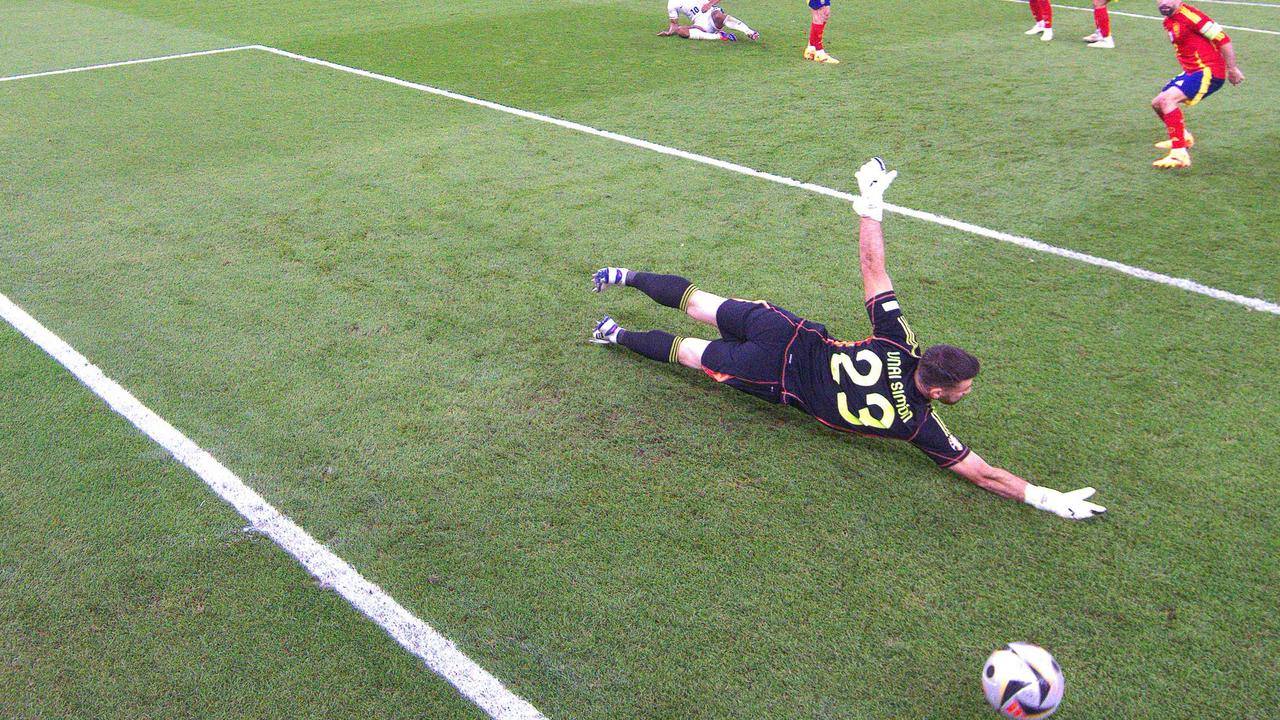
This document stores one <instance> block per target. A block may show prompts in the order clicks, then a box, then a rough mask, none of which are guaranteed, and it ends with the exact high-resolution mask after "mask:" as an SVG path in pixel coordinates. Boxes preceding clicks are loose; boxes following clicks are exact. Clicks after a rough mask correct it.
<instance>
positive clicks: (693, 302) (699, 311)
mask: <svg viewBox="0 0 1280 720" xmlns="http://www.w3.org/2000/svg"><path fill="white" fill-rule="evenodd" d="M727 299H728V298H723V297H720V296H719V295H712V294H711V293H709V292H706V291H705V290H697V289H695V290H694V291H693V293H692V294H691V295H689V300H688V302H686V303H685V306H684V312H685V314H686V315H688V316H689V317H691V318H693V319H694V320H697V321H698V322H704V323H706V324H708V325H710V326H711V327H714V328H716V329H719V326H718V325H716V313H717V312H719V311H720V306H721V305H722V304H723V303H724V301H725V300H727Z"/></svg>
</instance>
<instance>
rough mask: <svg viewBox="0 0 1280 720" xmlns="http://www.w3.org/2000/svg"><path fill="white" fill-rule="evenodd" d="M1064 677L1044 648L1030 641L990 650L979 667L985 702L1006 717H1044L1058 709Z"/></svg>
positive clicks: (1056, 663)
mask: <svg viewBox="0 0 1280 720" xmlns="http://www.w3.org/2000/svg"><path fill="white" fill-rule="evenodd" d="M1065 686H1066V680H1065V679H1064V678H1063V677H1062V668H1060V667H1058V661H1057V660H1054V659H1053V656H1052V655H1050V654H1049V652H1048V651H1047V650H1045V649H1044V648H1042V647H1040V646H1038V645H1032V644H1031V643H1021V642H1015V643H1009V644H1008V645H1005V646H1004V647H1002V648H1000V649H999V650H996V651H995V652H993V653H991V657H989V658H987V664H986V665H984V666H983V667H982V690H983V692H985V693H986V694H987V702H989V703H991V707H993V708H995V709H996V710H998V711H1000V714H1001V715H1004V716H1005V717H1007V718H1027V719H1028V720H1036V719H1037V718H1046V717H1049V716H1050V715H1052V714H1053V711H1054V710H1057V709H1058V703H1060V702H1062V691H1063V689H1064V688H1065Z"/></svg>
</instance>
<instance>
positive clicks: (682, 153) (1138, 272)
mask: <svg viewBox="0 0 1280 720" xmlns="http://www.w3.org/2000/svg"><path fill="white" fill-rule="evenodd" d="M1005 2H1013V3H1023V4H1026V0H1005ZM1055 7H1066V8H1071V9H1075V10H1083V9H1085V8H1075V7H1073V6H1069V5H1067V6H1055ZM1135 17H1143V18H1148V19H1156V20H1158V19H1159V18H1150V17H1149V16H1145V15H1138V16H1135ZM1256 32H1267V33H1270V32H1271V31H1268V30H1258V31H1256ZM1271 34H1275V35H1280V33H1271ZM240 50H261V51H263V52H268V53H271V54H273V55H279V56H281V57H286V58H290V59H292V60H299V61H301V62H305V63H309V64H312V65H318V66H320V67H325V68H329V69H331V70H337V71H340V72H344V73H350V74H352V75H358V76H360V77H364V78H368V79H371V80H378V81H381V82H385V83H390V84H392V85H398V86H400V87H404V88H408V89H410V90H417V91H419V92H425V93H430V94H432V95H439V96H440V97H446V98H449V99H451V100H458V101H459V102H465V103H468V104H471V105H477V106H479V107H483V108H488V109H490V110H496V111H498V112H502V113H507V114H509V115H515V116H517V117H522V118H526V119H528V120H536V121H538V122H543V123H548V124H551V125H556V126H558V127H562V128H565V129H567V130H573V131H575V132H581V133H586V134H588V135H595V136H596V137H602V138H606V139H608V140H614V141H616V142H620V143H624V144H626V145H631V146H634V147H639V148H644V149H646V150H652V151H653V152H657V153H661V154H663V155H670V156H672V157H678V158H682V159H685V160H692V161H693V162H698V163H702V164H704V165H711V166H712V167H718V168H720V169H722V170H728V171H730V172H736V173H739V174H742V175H748V176H751V177H755V178H760V179H762V180H768V181H770V182H773V183H777V184H779V185H786V186H788V187H794V188H799V189H801V190H808V191H809V192H813V193H817V194H819V195H826V196H827V197H833V198H837V199H839V200H844V201H846V202H852V201H853V199H854V197H855V196H854V195H853V194H852V193H847V192H844V191H842V190H836V189H834V188H829V187H825V186H823V185H818V184H816V183H810V182H803V181H801V180H796V179H794V178H790V177H786V176H784V175H775V174H774V173H770V172H764V171H762V170H756V169H754V168H749V167H747V166H745V165H739V164H738V163H732V162H727V161H724V160H718V159H716V158H713V157H708V156H706V155H699V154H697V153H691V152H688V151H687V150H680V149H678V148H673V147H669V146H666V145H659V144H658V143H654V142H650V141H648V140H641V139H639V138H634V137H631V136H629V135H622V134H620V133H615V132H612V131H609V130H600V129H598V128H593V127H591V126H589V125H583V124H581V123H576V122H573V121H570V120H561V119H560V118H556V117H552V116H550V115H543V114H541V113H535V112H531V111H529V110H521V109H520V108H515V107H511V106H509V105H502V104H499V103H495V102H492V101H490V100H481V99H479V98H474V97H471V96H469V95H463V94H461V93H456V92H452V91H450V90H443V89H441V88H437V87H432V86H430V85H423V84H422V83H416V82H411V81H409V80H402V79H400V78H396V77H392V76H390V75H383V74H381V73H376V72H371V71H369V70H362V69H360V68H355V67H351V66H349V65H340V64H338V63H335V62H330V61H328V60H321V59H319V58H313V57H309V56H306V55H300V54H298V53H294V52H289V51H288V50H281V49H279V48H274V47H269V46H267V45H241V46H238V47H232V48H220V49H216V50H202V51H199V52H192V53H181V54H178V55H163V56H160V57H153V58H142V59H139V60H126V61H123V62H115V63H104V64H101V65H88V66H85V67H78V68H68V69H65V70H50V71H47V72H40V73H28V74H25V75H13V76H9V77H0V82H5V81H9V80H22V79H28V78H36V77H47V76H50V75H65V74H68V73H76V72H85V71H88V70H100V69H104V68H112V67H122V66H125V65H139V64H142V63H151V62H159V61H162V60H176V59H178V58H189V57H199V56H202V55H216V54H219V53H228V52H236V51H240ZM884 208H885V210H888V211H889V212H893V213H897V214H899V215H903V216H906V217H910V218H915V219H917V220H924V221H925V222H931V223H934V224H935V225H942V226H944V227H949V228H952V229H955V230H960V231H961V232H966V233H969V234H971V235H979V236H981V237H985V238H989V239H992V240H999V241H1001V242H1006V243H1010V244H1012V245H1017V246H1019V247H1022V248H1026V249H1028V250H1035V251H1037V252H1042V253H1046V254H1049V255H1057V256H1058V257H1062V258H1067V259H1069V260H1075V261H1077V262H1082V263H1085V264H1087V265H1093V266H1096V267H1101V268H1106V269H1108V270H1113V271H1115V272H1119V273H1124V274H1125V275H1129V276H1130V277H1135V278H1138V279H1140V280H1147V281H1149V282H1154V283H1159V284H1161V285H1168V286H1170V287H1175V288H1179V289H1181V290H1185V291H1187V292H1192V293H1197V294H1199V295H1204V296H1207V297H1211V298H1214V299H1216V300H1223V301H1226V302H1231V303H1235V304H1237V305H1243V306H1244V307H1246V308H1249V309H1250V310H1257V311H1259V312H1266V313H1271V314H1273V315H1280V304H1277V303H1273V302H1270V301H1267V300H1263V299H1261V298H1255V297H1249V296H1246V295H1240V294H1238V293H1233V292H1228V291H1226V290H1220V289H1218V288H1215V287H1211V286H1209V285H1205V284H1203V283H1199V282H1196V281H1195V280H1189V279H1187V278H1179V277H1173V276H1172V275H1165V274H1164V273H1158V272H1155V271H1153V270H1147V269H1146V268H1141V267H1137V266H1134V265H1128V264H1125V263H1121V262H1117V261H1115V260H1108V259H1106V258H1103V257H1098V256H1096V255H1090V254H1088V253H1083V252H1078V251H1076V250H1070V249H1067V248H1062V247H1058V246H1056V245H1050V244H1048V243H1044V242H1040V241H1039V240H1033V239H1031V238H1029V237H1024V236H1022V235H1014V234H1012V233H1006V232H1001V231H999V230H992V229H990V228H985V227H982V226H981V225H974V224H972V223H967V222H964V221H962V220H955V219H952V218H949V217H947V216H945V215H938V214H936V213H931V212H926V211H923V210H913V209H911V208H907V207H902V206H899V205H893V204H890V203H885V205H884Z"/></svg>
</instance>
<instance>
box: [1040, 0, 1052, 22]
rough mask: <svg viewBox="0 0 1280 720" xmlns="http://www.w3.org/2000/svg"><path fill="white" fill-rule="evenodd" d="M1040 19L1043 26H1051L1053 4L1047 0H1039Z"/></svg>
mask: <svg viewBox="0 0 1280 720" xmlns="http://www.w3.org/2000/svg"><path fill="white" fill-rule="evenodd" d="M1040 19H1041V20H1044V26H1045V27H1047V28H1051V27H1053V6H1052V5H1050V4H1049V0H1040Z"/></svg>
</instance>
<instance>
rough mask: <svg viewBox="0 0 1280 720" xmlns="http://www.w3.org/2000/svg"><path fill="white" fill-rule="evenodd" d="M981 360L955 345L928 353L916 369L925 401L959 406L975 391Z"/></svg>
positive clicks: (943, 346)
mask: <svg viewBox="0 0 1280 720" xmlns="http://www.w3.org/2000/svg"><path fill="white" fill-rule="evenodd" d="M978 369H979V364H978V358H976V357H974V356H973V355H970V354H969V353H967V352H965V351H964V350H961V349H960V348H958V347H955V346H954V345H934V346H932V347H930V348H929V349H927V350H925V351H924V355H923V356H922V357H921V358H920V364H919V365H917V366H916V387H917V389H919V390H920V392H922V393H924V395H925V397H927V398H929V399H930V400H937V401H938V402H940V403H942V404H944V405H955V404H956V403H958V402H960V401H961V400H963V399H964V396H965V395H968V394H969V391H970V390H972V389H973V379H974V378H975V377H977V376H978Z"/></svg>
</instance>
